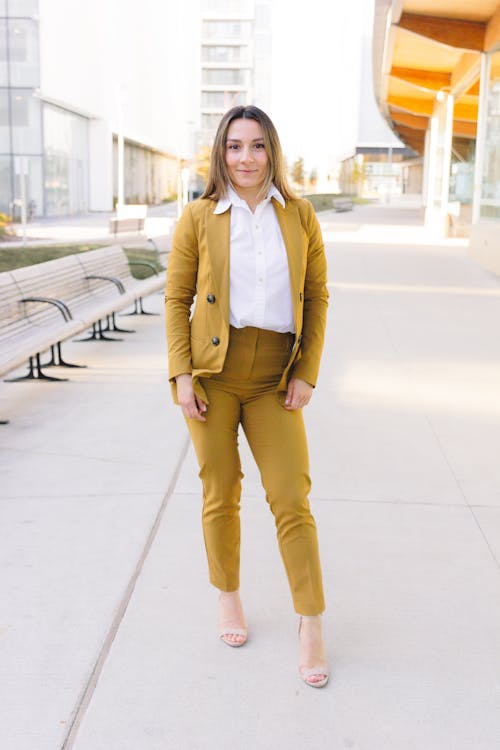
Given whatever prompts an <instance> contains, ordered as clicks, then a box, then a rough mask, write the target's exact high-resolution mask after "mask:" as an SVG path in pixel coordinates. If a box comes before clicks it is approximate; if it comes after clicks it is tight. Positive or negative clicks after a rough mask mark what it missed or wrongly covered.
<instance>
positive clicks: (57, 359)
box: [43, 341, 87, 367]
mask: <svg viewBox="0 0 500 750" xmlns="http://www.w3.org/2000/svg"><path fill="white" fill-rule="evenodd" d="M50 351H51V358H50V361H49V362H47V364H44V365H43V367H87V365H75V364H73V363H72V362H66V360H65V359H64V358H63V355H62V351H61V342H60V341H58V342H57V344H56V345H55V346H51V347H50Z"/></svg>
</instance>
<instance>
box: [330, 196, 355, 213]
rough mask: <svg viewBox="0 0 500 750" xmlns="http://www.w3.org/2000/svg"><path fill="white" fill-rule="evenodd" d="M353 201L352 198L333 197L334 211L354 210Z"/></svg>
mask: <svg viewBox="0 0 500 750" xmlns="http://www.w3.org/2000/svg"><path fill="white" fill-rule="evenodd" d="M353 205H354V204H353V202H352V200H351V198H344V197H339V198H332V206H333V210H334V211H352V209H353Z"/></svg>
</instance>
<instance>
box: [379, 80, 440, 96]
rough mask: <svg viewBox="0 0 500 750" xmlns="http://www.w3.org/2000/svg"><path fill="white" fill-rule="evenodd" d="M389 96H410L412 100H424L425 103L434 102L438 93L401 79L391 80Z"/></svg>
mask: <svg viewBox="0 0 500 750" xmlns="http://www.w3.org/2000/svg"><path fill="white" fill-rule="evenodd" d="M388 93H389V96H408V97H411V98H412V99H424V100H425V101H434V99H435V96H436V92H435V91H429V89H422V88H419V87H417V86H412V84H411V83H408V82H407V81H403V80H402V79H400V78H394V77H393V76H391V77H390V78H389V92H388Z"/></svg>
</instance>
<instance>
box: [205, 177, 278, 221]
mask: <svg viewBox="0 0 500 750" xmlns="http://www.w3.org/2000/svg"><path fill="white" fill-rule="evenodd" d="M271 198H276V200H277V201H278V203H280V204H281V206H283V208H285V199H284V198H283V196H282V195H281V193H280V191H279V190H278V188H277V187H276V185H275V184H274V182H272V183H271V187H270V188H269V190H268V192H267V195H266V197H265V198H264V200H263V201H262V203H265V202H266V203H269V201H270V200H271ZM231 206H239V207H240V208H248V206H247V203H246V201H244V200H243V199H242V198H240V196H239V195H238V193H237V192H236V191H235V189H234V188H233V187H232V185H231V184H228V186H227V194H226V195H225V196H224V197H223V198H219V201H218V203H217V206H216V208H215V210H214V214H223V213H224V211H227V209H228V208H230V207H231Z"/></svg>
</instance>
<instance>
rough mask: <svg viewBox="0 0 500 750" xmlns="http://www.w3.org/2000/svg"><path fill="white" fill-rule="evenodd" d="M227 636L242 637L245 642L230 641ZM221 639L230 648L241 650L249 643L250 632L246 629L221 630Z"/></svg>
mask: <svg viewBox="0 0 500 750" xmlns="http://www.w3.org/2000/svg"><path fill="white" fill-rule="evenodd" d="M227 635H241V637H242V638H244V639H245V640H243V641H240V642H238V641H228V640H226V636H227ZM219 638H220V639H221V640H223V641H224V643H227V645H228V646H232V647H233V648H240V646H244V645H245V643H246V642H247V638H248V631H247V629H246V628H219Z"/></svg>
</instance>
